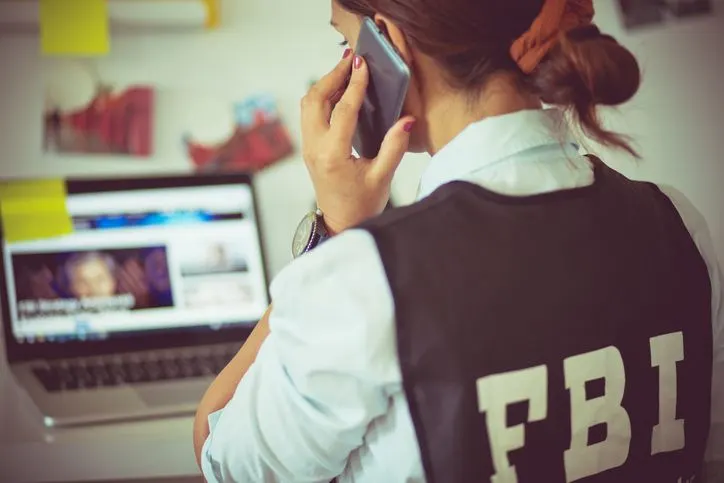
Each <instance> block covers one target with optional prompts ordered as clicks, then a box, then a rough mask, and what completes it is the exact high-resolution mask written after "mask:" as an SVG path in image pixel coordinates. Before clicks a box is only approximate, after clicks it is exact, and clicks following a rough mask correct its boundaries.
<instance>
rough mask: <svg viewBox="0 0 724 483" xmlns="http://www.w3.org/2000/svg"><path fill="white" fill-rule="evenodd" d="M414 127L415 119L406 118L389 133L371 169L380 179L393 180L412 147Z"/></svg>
mask: <svg viewBox="0 0 724 483" xmlns="http://www.w3.org/2000/svg"><path fill="white" fill-rule="evenodd" d="M414 125H415V119H414V118H413V117H404V118H402V119H400V120H399V121H398V122H397V123H396V124H395V125H394V126H392V128H391V129H390V130H389V131H388V132H387V135H386V136H385V139H384V141H382V146H381V147H380V152H379V154H378V155H377V158H376V159H375V162H374V163H373V165H372V168H371V170H372V172H373V175H374V176H376V177H378V179H389V180H391V179H392V177H393V176H394V174H395V171H396V170H397V168H398V167H399V166H400V162H401V161H402V158H403V156H404V155H405V153H406V152H407V149H408V147H409V146H410V133H411V131H412V128H413V127H414Z"/></svg>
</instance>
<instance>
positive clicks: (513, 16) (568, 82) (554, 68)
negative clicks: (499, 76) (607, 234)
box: [336, 0, 641, 157]
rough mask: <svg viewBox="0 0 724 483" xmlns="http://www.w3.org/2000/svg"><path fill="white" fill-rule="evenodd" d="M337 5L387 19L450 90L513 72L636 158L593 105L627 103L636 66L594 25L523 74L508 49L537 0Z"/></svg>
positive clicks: (351, 0) (355, 0) (386, 0)
mask: <svg viewBox="0 0 724 483" xmlns="http://www.w3.org/2000/svg"><path fill="white" fill-rule="evenodd" d="M336 1H337V2H338V3H339V5H340V6H341V7H342V8H344V9H346V10H348V11H350V12H352V13H356V14H358V15H362V16H369V17H373V16H374V15H375V14H376V13H379V14H382V15H384V16H386V17H388V18H390V19H391V20H392V21H393V22H395V23H396V24H397V25H398V26H399V27H400V29H401V30H402V31H403V32H404V33H405V35H406V36H407V39H408V41H409V42H410V44H411V45H412V46H413V47H414V48H416V49H418V50H420V51H421V52H423V53H424V54H426V55H428V56H430V57H431V58H433V59H434V60H435V61H436V62H437V63H438V65H440V67H441V68H442V69H443V70H444V72H445V73H446V74H447V79H448V82H449V83H450V85H451V86H452V87H454V88H457V89H463V90H466V91H469V92H476V91H479V90H480V88H482V87H483V86H484V85H485V83H486V82H487V80H488V79H489V77H490V76H491V75H492V74H494V73H497V72H501V71H509V72H516V73H518V74H519V75H520V78H521V80H522V81H523V83H524V84H525V85H526V86H528V87H529V88H530V89H531V90H532V91H534V92H535V93H536V94H537V95H539V96H540V97H541V99H542V100H543V102H545V103H547V104H552V105H556V106H559V107H561V108H563V109H566V110H568V111H569V112H571V113H572V114H573V117H574V119H575V120H576V121H577V122H578V124H579V126H580V128H581V130H582V131H583V132H584V133H585V134H586V135H588V136H589V137H591V138H592V139H594V140H595V141H598V142H600V143H601V144H603V145H607V146H613V147H617V148H620V149H624V150H626V151H628V152H629V153H631V154H632V155H634V156H636V157H638V154H637V153H636V151H635V150H634V149H633V148H632V147H631V145H630V144H629V142H628V141H627V138H626V137H625V136H622V135H620V134H617V133H614V132H611V131H608V130H606V129H605V128H604V127H603V126H602V124H601V122H600V119H599V117H598V111H597V107H598V106H618V105H620V104H623V103H625V102H627V101H628V100H630V99H631V98H632V97H633V96H634V95H635V94H636V92H638V89H639V86H640V84H641V72H640V69H639V65H638V62H637V61H636V58H635V57H634V56H633V54H632V53H631V52H630V51H629V50H628V49H626V48H625V47H623V46H622V45H620V44H619V43H618V42H616V40H615V39H614V38H613V37H611V36H608V35H603V34H602V33H601V32H600V31H599V30H598V28H597V27H595V26H593V25H590V26H586V27H580V28H577V29H574V30H571V31H568V32H565V33H562V34H561V35H560V38H559V42H558V43H557V44H556V46H555V47H553V49H551V51H550V52H549V53H548V55H547V56H546V57H545V59H544V60H543V61H542V62H541V63H540V65H539V66H538V68H537V69H536V70H534V71H533V72H532V73H531V74H529V75H526V74H525V73H523V71H522V70H521V69H520V68H519V67H518V65H517V64H516V62H515V61H514V60H513V58H512V56H511V54H510V48H511V45H512V44H513V42H514V41H515V40H516V39H518V38H519V37H520V36H521V35H523V34H524V33H525V32H526V31H527V30H528V29H529V28H530V26H531V24H532V23H533V21H534V20H535V18H536V17H537V16H538V14H539V13H540V11H541V9H542V7H543V0H476V1H473V0H336Z"/></svg>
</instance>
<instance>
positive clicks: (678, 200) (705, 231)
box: [657, 185, 710, 256]
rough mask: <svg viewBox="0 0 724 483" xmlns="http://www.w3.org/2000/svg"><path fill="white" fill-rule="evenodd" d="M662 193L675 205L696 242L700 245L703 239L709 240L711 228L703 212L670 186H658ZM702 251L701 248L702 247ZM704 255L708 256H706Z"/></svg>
mask: <svg viewBox="0 0 724 483" xmlns="http://www.w3.org/2000/svg"><path fill="white" fill-rule="evenodd" d="M657 186H658V188H659V190H660V191H661V193H663V194H664V195H665V196H666V197H667V198H668V199H669V200H670V201H671V204H672V205H674V208H676V211H677V212H678V213H679V216H680V217H681V221H682V222H683V223H684V225H685V226H686V229H687V230H688V231H689V234H691V237H692V238H693V239H694V241H696V242H697V245H698V244H699V240H700V239H702V238H709V236H710V235H709V226H708V225H707V223H706V220H705V219H704V216H703V215H702V214H701V212H700V211H699V210H698V209H697V208H696V207H695V206H694V204H693V203H692V202H691V201H690V200H689V199H688V198H687V197H686V196H685V195H684V194H683V193H682V192H681V191H679V190H677V189H676V188H674V187H673V186H669V185H657ZM700 249H701V247H700ZM702 255H704V256H706V254H703V253H702Z"/></svg>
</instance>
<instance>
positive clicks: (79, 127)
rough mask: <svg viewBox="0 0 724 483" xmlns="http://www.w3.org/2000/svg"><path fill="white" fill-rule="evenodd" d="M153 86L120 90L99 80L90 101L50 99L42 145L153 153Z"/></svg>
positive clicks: (59, 149)
mask: <svg viewBox="0 0 724 483" xmlns="http://www.w3.org/2000/svg"><path fill="white" fill-rule="evenodd" d="M153 94H154V92H153V88H151V87H149V86H131V87H128V88H126V89H123V90H120V91H114V90H113V88H111V87H109V86H106V85H103V84H98V85H97V86H96V89H95V92H94V93H93V94H92V95H91V96H90V99H89V100H88V102H87V103H85V104H83V105H79V106H77V107H74V108H67V109H63V108H61V107H60V106H59V102H58V100H55V99H47V100H46V105H47V106H48V107H47V108H46V111H45V113H44V116H43V117H44V118H43V131H44V132H43V149H44V151H45V152H54V153H58V154H108V155H116V156H136V157H148V156H150V155H151V154H152V140H153V99H154V95H153Z"/></svg>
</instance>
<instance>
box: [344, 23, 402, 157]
mask: <svg viewBox="0 0 724 483" xmlns="http://www.w3.org/2000/svg"><path fill="white" fill-rule="evenodd" d="M355 53H356V54H357V55H359V56H361V57H363V58H364V59H365V62H366V63H367V66H368V70H369V73H370V82H369V86H368V87H367V93H366V95H365V99H364V102H363V104H362V108H361V109H360V112H359V119H358V122H357V130H356V132H355V136H354V140H353V142H352V147H353V148H354V150H355V151H356V152H357V154H358V155H360V156H362V157H363V158H368V159H373V158H376V157H377V154H378V153H379V151H380V146H382V140H383V139H384V138H385V135H386V134H387V131H389V130H390V128H391V127H392V126H394V125H395V123H396V122H397V121H398V120H399V119H400V116H401V115H402V106H403V104H404V103H405V97H407V89H408V88H409V86H410V69H409V67H408V66H407V64H406V63H405V61H404V60H402V57H401V56H400V54H399V53H398V52H397V50H396V49H395V47H393V46H392V44H391V43H390V41H389V40H388V39H387V37H386V35H385V33H384V32H382V31H381V30H380V28H379V27H378V26H377V25H376V24H375V22H374V21H373V20H372V19H371V18H369V17H366V18H365V19H364V21H363V22H362V30H361V31H360V34H359V39H358V40H357V50H356V52H355Z"/></svg>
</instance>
